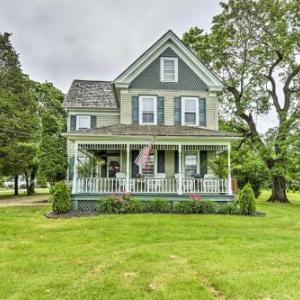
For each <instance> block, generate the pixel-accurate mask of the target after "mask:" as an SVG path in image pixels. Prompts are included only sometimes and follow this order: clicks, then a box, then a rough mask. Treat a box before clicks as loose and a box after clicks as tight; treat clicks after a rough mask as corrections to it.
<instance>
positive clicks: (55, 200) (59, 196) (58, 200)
mask: <svg viewBox="0 0 300 300" xmlns="http://www.w3.org/2000/svg"><path fill="white" fill-rule="evenodd" d="M50 194H51V196H50V199H51V201H52V210H53V212H55V213H57V214H62V213H66V212H68V211H70V210H71V207H72V203H71V193H70V190H69V187H68V185H67V184H66V183H65V182H64V181H60V182H57V183H56V184H55V186H53V187H52V188H51V189H50Z"/></svg>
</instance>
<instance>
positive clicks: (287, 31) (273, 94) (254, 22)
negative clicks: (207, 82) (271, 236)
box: [183, 0, 300, 202]
mask: <svg viewBox="0 0 300 300" xmlns="http://www.w3.org/2000/svg"><path fill="white" fill-rule="evenodd" d="M220 5H221V7H222V9H223V11H222V12H221V14H219V15H217V16H215V17H214V18H213V21H212V27H211V33H209V34H205V33H204V32H203V31H202V30H201V29H199V28H197V27H194V28H191V29H190V30H189V31H188V32H187V33H185V34H184V36H183V41H184V43H185V44H186V45H188V46H190V47H191V48H192V49H193V50H194V51H195V53H196V55H198V56H199V57H201V59H202V60H203V61H204V62H205V63H206V64H208V65H209V66H210V68H211V69H212V70H214V71H215V72H216V73H218V74H219V75H220V77H221V78H222V81H223V83H224V97H223V103H224V104H226V106H224V108H225V107H228V112H229V113H231V114H233V115H235V116H237V117H238V118H239V119H240V120H242V121H243V122H244V123H245V124H246V125H247V128H248V129H249V135H250V138H251V141H252V144H253V146H255V147H256V149H257V150H258V151H259V153H260V155H261V157H262V159H263V161H264V163H265V165H266V167H267V168H268V170H269V172H270V176H271V178H272V195H271V197H270V199H269V201H279V202H288V199H287V195H286V173H287V163H288V155H287V153H288V148H289V145H290V143H291V141H293V135H294V133H295V131H296V130H297V127H298V126H299V124H297V118H299V114H300V112H299V93H300V76H299V74H300V64H299V63H298V62H297V55H298V52H299V48H300V30H299V24H300V23H299V22H300V14H299V6H300V1H299V0H289V1H287V0H278V1H274V0H258V1H253V0H250V1H243V0H229V1H228V3H221V4H220ZM281 95H282V96H281ZM272 108H274V109H275V112H276V114H277V120H278V126H276V127H274V128H273V132H274V136H273V137H274V138H273V139H272V140H268V139H264V138H263V137H262V136H261V135H260V134H259V132H258V129H257V123H256V121H255V120H256V118H257V116H260V115H263V114H265V113H267V112H269V111H270V110H271V109H272ZM298 129H299V128H298Z"/></svg>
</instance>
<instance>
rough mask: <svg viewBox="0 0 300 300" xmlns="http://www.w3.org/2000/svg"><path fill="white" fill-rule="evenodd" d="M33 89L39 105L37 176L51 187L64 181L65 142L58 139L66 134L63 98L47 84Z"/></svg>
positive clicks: (33, 83)
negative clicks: (39, 124) (48, 182)
mask: <svg viewBox="0 0 300 300" xmlns="http://www.w3.org/2000/svg"><path fill="white" fill-rule="evenodd" d="M32 89H33V94H34V97H35V99H36V101H37V103H38V104H39V116H40V119H41V127H42V130H41V134H40V142H39V146H38V155H37V161H38V167H39V171H38V173H39V176H40V177H42V178H46V180H47V181H50V184H51V185H52V184H53V183H54V182H57V181H60V180H63V179H65V177H66V170H67V151H66V140H65V138H64V137H63V136H62V135H61V133H62V132H63V131H64V130H65V113H64V111H63V107H62V102H63V99H64V96H63V93H62V92H61V91H59V90H58V89H57V88H55V87H54V86H53V85H52V84H51V83H48V82H46V83H39V82H32Z"/></svg>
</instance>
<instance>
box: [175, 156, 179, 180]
mask: <svg viewBox="0 0 300 300" xmlns="http://www.w3.org/2000/svg"><path fill="white" fill-rule="evenodd" d="M178 154H179V153H178V151H177V150H175V151H174V173H175V174H178V173H179V155H178Z"/></svg>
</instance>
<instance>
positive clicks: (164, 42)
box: [114, 31, 223, 92]
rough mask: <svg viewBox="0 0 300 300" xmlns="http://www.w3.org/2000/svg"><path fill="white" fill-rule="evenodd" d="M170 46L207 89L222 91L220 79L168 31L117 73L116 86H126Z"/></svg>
mask: <svg viewBox="0 0 300 300" xmlns="http://www.w3.org/2000/svg"><path fill="white" fill-rule="evenodd" d="M168 47H170V48H171V49H172V50H173V51H175V52H176V53H177V54H178V55H179V54H181V55H180V58H181V59H182V60H183V61H184V62H185V63H186V64H187V65H188V66H189V67H190V68H191V69H192V70H193V71H194V72H195V73H196V74H197V75H198V76H199V77H200V78H201V79H202V80H203V81H204V83H205V84H206V85H207V86H208V88H209V90H214V91H216V92H218V91H222V89H223V85H222V83H221V82H220V80H219V79H218V78H217V77H216V76H215V75H214V74H213V73H212V72H211V71H210V70H209V69H208V68H207V67H206V66H205V65H204V64H203V63H202V62H201V61H200V60H199V59H197V57H195V55H194V54H193V53H192V52H191V51H190V50H189V49H188V48H187V47H186V46H185V45H184V44H183V43H182V42H181V41H180V40H179V38H178V37H177V36H176V35H175V34H174V33H173V32H172V31H168V32H167V33H166V34H165V35H164V36H163V37H161V38H160V39H159V40H158V41H157V42H156V43H154V45H153V46H152V47H150V48H149V49H148V50H146V52H145V53H144V54H142V55H141V57H139V58H138V59H137V60H136V61H135V62H134V63H133V64H132V65H131V66H130V67H129V68H127V70H126V71H125V72H123V73H122V74H121V75H119V76H118V77H117V78H116V79H115V81H114V83H115V86H116V87H117V88H118V87H128V86H129V84H130V82H131V81H132V80H133V79H134V78H135V77H136V76H137V75H138V74H139V73H141V72H142V71H143V70H144V69H145V68H146V67H147V66H148V65H150V64H151V63H152V62H153V61H154V60H155V59H156V58H157V57H159V55H160V54H161V53H162V52H163V51H164V50H166V49H167V48H168Z"/></svg>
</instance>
